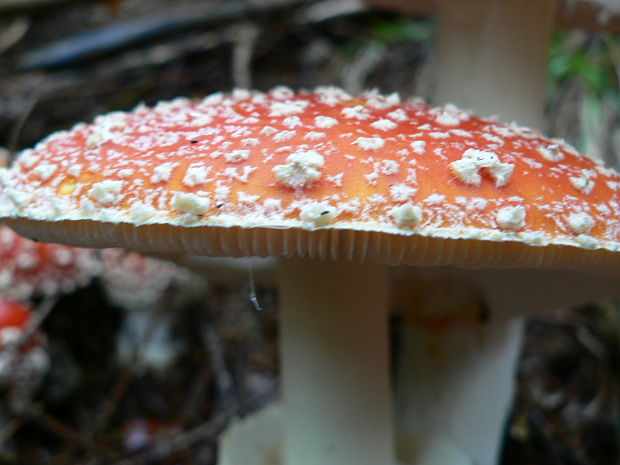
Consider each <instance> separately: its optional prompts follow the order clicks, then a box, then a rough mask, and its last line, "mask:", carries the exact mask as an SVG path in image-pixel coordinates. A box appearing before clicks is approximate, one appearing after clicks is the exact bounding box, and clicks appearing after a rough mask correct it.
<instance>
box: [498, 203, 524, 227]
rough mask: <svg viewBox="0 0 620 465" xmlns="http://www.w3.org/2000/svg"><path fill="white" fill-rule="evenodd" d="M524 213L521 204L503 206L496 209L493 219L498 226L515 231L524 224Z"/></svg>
mask: <svg viewBox="0 0 620 465" xmlns="http://www.w3.org/2000/svg"><path fill="white" fill-rule="evenodd" d="M525 215H526V213H525V207H524V206H523V205H517V206H514V207H504V208H500V209H499V210H498V212H497V214H496V216H495V220H496V221H497V225H498V226H499V227H500V228H502V229H509V230H511V231H517V230H519V229H521V228H522V227H523V226H525Z"/></svg>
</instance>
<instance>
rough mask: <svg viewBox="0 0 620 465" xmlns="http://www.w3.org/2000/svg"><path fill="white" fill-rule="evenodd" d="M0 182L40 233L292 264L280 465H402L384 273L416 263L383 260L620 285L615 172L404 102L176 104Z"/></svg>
mask: <svg viewBox="0 0 620 465" xmlns="http://www.w3.org/2000/svg"><path fill="white" fill-rule="evenodd" d="M1 179H2V182H3V190H2V196H1V197H0V217H1V218H2V219H3V221H6V222H7V223H8V224H9V225H10V226H11V227H13V228H15V229H16V230H17V231H19V232H20V233H22V234H25V235H30V236H33V237H37V238H39V239H44V240H48V241H58V242H64V243H71V244H75V245H82V246H90V247H110V246H121V245H122V246H124V247H128V248H132V249H138V250H155V251H158V252H178V251H182V252H190V253H195V254H204V255H214V256H224V255H226V256H232V257H242V256H262V257H266V256H276V257H280V258H281V259H280V264H279V270H278V281H279V292H280V308H281V340H282V393H283V397H284V413H283V422H284V423H283V427H282V431H283V434H284V447H283V451H282V456H283V459H282V463H286V464H287V465H300V464H303V465H319V464H321V465H324V464H325V463H329V464H334V465H359V464H360V463H376V464H389V463H395V455H394V451H393V442H394V434H393V431H392V413H391V408H390V404H391V401H390V398H391V396H390V388H389V373H388V371H389V370H388V368H389V366H388V338H387V308H388V300H389V274H390V273H395V272H396V270H406V269H407V268H408V267H400V266H399V267H397V268H395V269H394V270H392V268H390V266H389V265H418V266H432V267H441V266H447V265H450V266H456V267H462V268H491V269H496V268H515V269H516V268H535V269H546V268H554V269H573V270H577V271H588V272H593V273H607V274H609V275H611V276H612V277H614V278H617V277H618V273H617V266H618V262H619V260H620V255H618V254H616V253H615V252H616V250H617V249H618V247H619V246H620V242H619V241H618V234H619V233H618V231H620V218H619V217H618V208H620V205H619V204H618V203H617V202H618V200H619V198H618V197H619V195H618V187H619V186H620V175H618V174H616V173H615V172H613V171H611V170H608V169H605V168H604V167H603V166H602V165H599V164H597V163H596V162H594V161H592V160H590V159H588V158H586V157H584V156H582V155H579V154H578V153H577V152H575V151H574V149H572V148H571V147H570V146H568V145H567V144H565V143H563V142H560V141H552V140H549V139H546V138H544V137H543V136H541V135H540V134H539V133H537V132H535V131H532V130H527V129H524V128H520V127H518V126H516V125H505V124H501V123H499V122H497V121H494V120H486V119H481V118H478V117H475V116H473V115H471V114H469V113H467V112H464V111H461V110H459V109H457V108H456V107H454V106H446V107H440V108H429V107H427V106H426V105H424V104H422V103H420V102H417V101H414V102H409V103H400V101H399V98H398V96H396V95H390V96H382V95H379V94H377V93H376V92H369V93H366V94H363V95H360V96H356V97H355V96H350V95H348V94H346V93H345V92H343V91H341V90H339V89H335V88H320V89H317V90H316V91H315V92H314V93H311V92H302V93H299V94H295V93H293V92H292V91H291V90H289V89H287V88H283V87H279V88H276V89H274V90H272V91H271V92H269V93H268V94H263V93H258V92H249V91H242V90H238V91H235V92H233V93H232V94H231V95H224V94H215V95H211V96H208V97H206V98H205V99H203V100H201V101H192V100H187V99H176V100H173V101H171V102H164V103H160V104H158V105H157V106H156V107H155V108H153V109H147V108H145V107H139V108H138V109H136V110H134V111H133V112H130V113H120V112H116V113H111V114H109V115H105V116H101V117H99V118H97V119H96V120H95V122H94V124H90V125H85V124H80V125H77V126H76V127H74V128H73V129H72V130H70V131H65V132H59V133H56V134H53V135H51V136H50V137H48V138H47V139H46V140H45V141H43V142H42V143H41V144H39V145H38V146H37V147H35V149H34V150H30V151H26V152H25V153H22V154H21V155H20V156H19V157H18V158H17V160H16V162H15V163H14V165H13V166H12V167H11V168H10V169H9V170H7V171H4V172H3V173H2V176H1ZM472 274H473V275H476V273H472ZM478 275H480V274H479V273H478ZM487 276H488V275H487ZM581 279H582V280H583V279H585V278H581ZM489 281H491V278H489ZM596 283H599V281H597V282H596ZM599 291H600V289H598V288H597V289H594V291H593V292H599ZM571 292H572V290H570V292H567V294H568V293H571ZM239 446H240V447H242V446H243V445H242V444H239ZM274 447H275V445H274ZM263 459H264V457H259V458H255V459H253V460H254V461H252V459H247V461H244V462H237V463H244V464H247V465H249V464H251V463H262V460H263Z"/></svg>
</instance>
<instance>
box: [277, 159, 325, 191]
mask: <svg viewBox="0 0 620 465" xmlns="http://www.w3.org/2000/svg"><path fill="white" fill-rule="evenodd" d="M286 162H287V163H286V164H285V165H277V166H275V167H274V168H273V172H274V173H275V175H276V179H277V180H278V181H280V182H281V183H282V184H285V185H287V186H290V187H303V186H305V185H307V184H310V183H312V182H314V181H316V180H317V179H320V178H321V175H322V173H321V171H320V168H321V167H322V166H323V165H324V164H325V158H324V157H323V155H321V154H319V153H318V152H316V151H314V150H309V151H306V152H296V153H293V154H291V155H289V156H288V157H287V158H286Z"/></svg>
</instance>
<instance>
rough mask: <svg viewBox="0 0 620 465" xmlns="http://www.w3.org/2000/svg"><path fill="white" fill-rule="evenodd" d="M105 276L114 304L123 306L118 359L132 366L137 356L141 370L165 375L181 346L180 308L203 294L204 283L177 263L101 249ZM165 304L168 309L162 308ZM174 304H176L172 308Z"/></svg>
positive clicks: (109, 296)
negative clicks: (176, 329) (177, 334)
mask: <svg viewBox="0 0 620 465" xmlns="http://www.w3.org/2000/svg"><path fill="white" fill-rule="evenodd" d="M101 255H102V260H103V271H102V275H101V279H102V283H103V286H104V290H105V292H106V294H107V296H108V298H109V299H110V301H111V302H112V304H114V305H116V306H118V307H120V308H122V309H123V310H124V311H125V312H124V318H123V321H122V323H121V327H120V329H119V332H118V338H117V358H118V360H119V362H120V363H122V364H130V363H132V362H134V361H135V357H138V366H139V368H140V369H147V370H148V369H151V370H154V371H155V372H158V373H163V372H164V371H165V370H166V368H168V367H170V365H171V364H172V362H173V361H174V360H176V358H177V356H178V355H179V354H180V352H181V350H182V345H181V342H180V341H178V340H175V339H174V337H173V334H172V332H173V320H174V315H175V314H176V313H177V312H174V311H170V310H178V309H181V308H183V307H184V306H185V305H187V304H188V303H190V302H191V301H192V300H196V299H197V298H199V297H200V296H202V295H204V292H205V285H204V282H203V281H202V280H201V279H199V278H198V277H197V276H196V275H194V274H193V273H192V272H190V271H189V270H187V269H185V268H183V267H181V266H178V265H174V264H172V263H169V262H166V261H163V260H158V259H155V258H151V257H147V256H145V255H141V254H138V253H135V252H128V251H126V250H123V249H105V250H103V252H102V254H101ZM162 307H166V311H158V310H159V309H161V308H162ZM171 307H172V308H171Z"/></svg>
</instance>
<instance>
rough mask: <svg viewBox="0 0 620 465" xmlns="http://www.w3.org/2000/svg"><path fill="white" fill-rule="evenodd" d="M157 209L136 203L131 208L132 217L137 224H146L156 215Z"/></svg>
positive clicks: (142, 203)
mask: <svg viewBox="0 0 620 465" xmlns="http://www.w3.org/2000/svg"><path fill="white" fill-rule="evenodd" d="M156 211H157V210H155V208H153V207H152V206H150V205H147V204H145V203H144V202H136V203H134V204H133V205H132V206H131V211H130V216H131V219H132V220H133V221H135V222H136V223H144V222H146V221H147V220H149V219H150V218H152V217H153V215H155V212H156Z"/></svg>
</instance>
